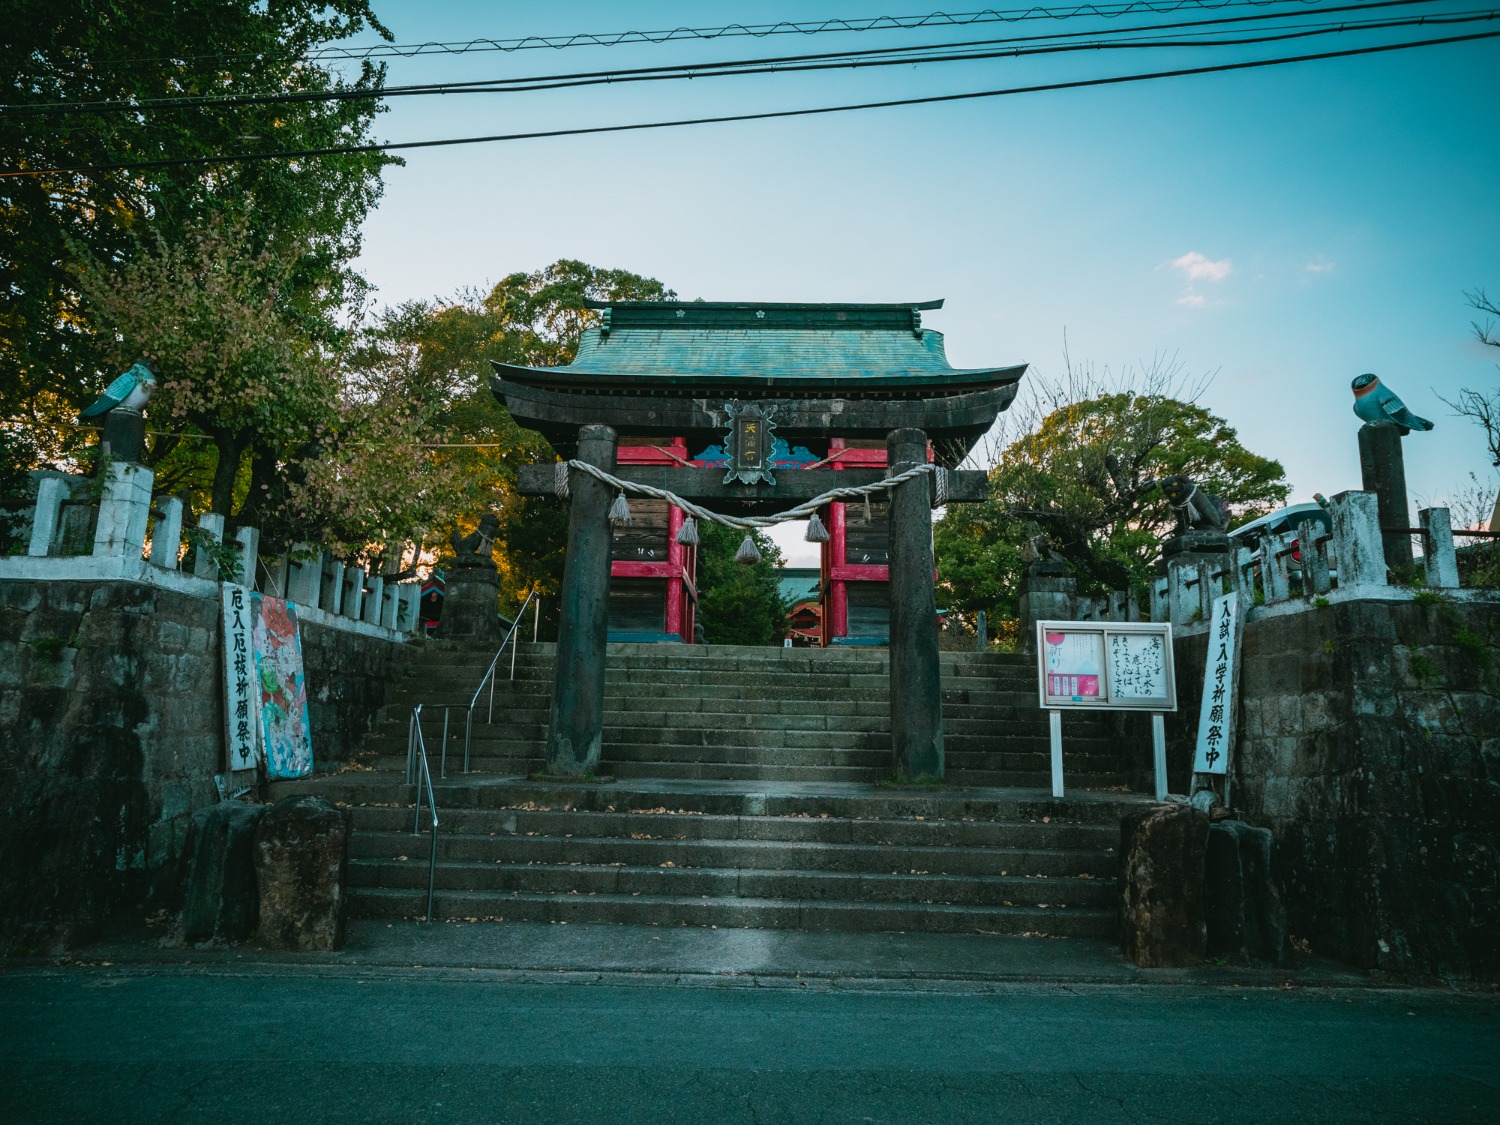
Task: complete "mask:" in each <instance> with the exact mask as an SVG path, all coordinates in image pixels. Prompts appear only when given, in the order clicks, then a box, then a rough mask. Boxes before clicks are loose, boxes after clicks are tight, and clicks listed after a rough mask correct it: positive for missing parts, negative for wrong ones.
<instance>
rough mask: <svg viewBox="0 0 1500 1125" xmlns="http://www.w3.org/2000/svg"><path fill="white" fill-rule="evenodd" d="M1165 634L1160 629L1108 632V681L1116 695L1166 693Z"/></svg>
mask: <svg viewBox="0 0 1500 1125" xmlns="http://www.w3.org/2000/svg"><path fill="white" fill-rule="evenodd" d="M1165 646H1166V638H1164V637H1163V636H1161V635H1160V634H1159V633H1111V634H1110V635H1109V683H1110V688H1111V690H1112V691H1113V693H1114V695H1115V697H1116V698H1118V699H1163V698H1165V697H1166V695H1167V661H1166V651H1165Z"/></svg>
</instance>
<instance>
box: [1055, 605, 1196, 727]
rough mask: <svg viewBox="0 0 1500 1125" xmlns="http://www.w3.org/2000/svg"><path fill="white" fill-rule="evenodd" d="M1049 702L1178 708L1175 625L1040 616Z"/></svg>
mask: <svg viewBox="0 0 1500 1125" xmlns="http://www.w3.org/2000/svg"><path fill="white" fill-rule="evenodd" d="M1037 653H1038V656H1039V660H1038V664H1039V668H1038V671H1039V673H1040V677H1041V682H1040V690H1041V703H1042V706H1043V707H1044V708H1047V709H1055V708H1093V709H1124V710H1133V711H1175V710H1177V691H1176V686H1175V684H1174V682H1173V676H1172V627H1171V625H1169V624H1167V623H1165V622H1161V623H1156V622H1145V621H1130V622H1125V621H1040V622H1038V623H1037Z"/></svg>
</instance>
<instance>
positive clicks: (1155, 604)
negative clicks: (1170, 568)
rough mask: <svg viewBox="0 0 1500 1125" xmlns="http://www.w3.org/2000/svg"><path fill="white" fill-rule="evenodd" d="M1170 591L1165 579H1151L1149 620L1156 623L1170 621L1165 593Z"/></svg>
mask: <svg viewBox="0 0 1500 1125" xmlns="http://www.w3.org/2000/svg"><path fill="white" fill-rule="evenodd" d="M1169 589H1170V586H1169V583H1168V580H1167V579H1166V578H1165V577H1153V578H1152V579H1151V620H1152V621H1156V622H1162V621H1170V620H1172V615H1171V611H1170V608H1169V605H1168V601H1167V591H1168V590H1169Z"/></svg>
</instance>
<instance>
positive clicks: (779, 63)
mask: <svg viewBox="0 0 1500 1125" xmlns="http://www.w3.org/2000/svg"><path fill="white" fill-rule="evenodd" d="M1435 2H1438V0H1377V2H1376V3H1359V4H1346V5H1341V6H1337V7H1332V8H1327V9H1321V10H1320V11H1319V13H1318V14H1319V15H1333V14H1337V13H1342V12H1353V11H1369V10H1371V9H1376V8H1380V9H1385V8H1394V7H1408V6H1411V5H1414V4H1430V3H1435ZM1495 16H1496V12H1495V11H1494V10H1487V11H1486V10H1470V11H1467V12H1458V13H1450V14H1448V15H1443V16H1433V17H1409V18H1407V19H1404V20H1390V19H1372V20H1364V21H1348V20H1345V21H1341V22H1337V23H1318V24H1306V23H1304V24H1291V25H1289V28H1288V29H1287V30H1286V31H1284V32H1283V33H1281V34H1277V35H1267V36H1263V37H1260V38H1253V37H1249V36H1240V37H1237V38H1233V39H1223V40H1218V41H1208V40H1206V39H1204V40H1199V41H1179V42H1150V41H1142V42H1135V41H1127V42H1125V43H1112V42H1107V41H1104V40H1101V39H1098V38H1092V37H1097V36H1098V35H1100V33H1099V32H1097V31H1090V32H1065V33H1053V34H1050V35H1032V36H1014V37H1008V38H1004V39H980V40H968V41H962V42H957V43H943V44H928V45H920V46H902V47H879V48H872V49H869V50H860V51H837V52H823V53H818V54H804V55H785V56H780V57H771V58H761V59H744V60H731V61H719V62H709V63H694V64H685V65H674V66H652V67H634V68H629V69H623V70H602V71H581V72H576V73H566V74H557V75H543V76H531V77H521V78H498V79H478V80H474V81H467V82H435V83H425V84H420V85H406V86H387V87H382V88H355V89H347V90H317V91H299V92H295V93H276V94H245V95H232V94H231V95H217V96H200V97H192V96H187V97H173V98H149V99H141V100H136V101H93V102H50V103H40V104H35V105H18V104H10V105H3V104H0V117H21V116H50V115H55V114H64V113H106V112H130V113H140V112H145V111H148V110H153V109H161V108H173V109H192V108H202V107H207V106H241V105H273V104H285V103H294V102H310V101H319V102H322V101H346V100H371V99H376V98H394V97H411V96H427V95H433V94H468V93H509V92H528V91H538V90H554V89H566V88H572V87H578V86H593V85H614V84H622V83H625V82H642V81H662V80H678V79H683V78H689V79H691V78H707V77H717V76H748V75H758V74H768V73H796V72H802V71H810V70H830V69H836V70H844V69H861V68H864V67H870V66H896V65H901V66H906V65H920V64H923V63H931V62H971V61H977V60H983V59H991V58H1002V57H1020V56H1023V55H1034V54H1052V53H1060V52H1064V51H1079V50H1104V49H1119V48H1122V47H1145V46H1165V47H1183V46H1235V45H1237V44H1239V43H1258V42H1271V41H1274V40H1277V39H1292V38H1299V37H1305V36H1307V35H1314V34H1333V33H1342V32H1345V31H1356V30H1389V29H1393V28H1401V27H1411V26H1417V25H1424V24H1451V23H1464V22H1473V21H1475V20H1480V19H1492V18H1495ZM1288 18H1291V17H1289V16H1288V15H1287V14H1286V13H1279V12H1278V13H1260V14H1256V15H1248V16H1229V17H1219V18H1215V19H1208V20H1189V21H1178V22H1173V23H1166V24H1153V25H1147V26H1144V27H1130V28H1115V29H1111V30H1110V31H1108V32H1106V33H1104V34H1107V35H1110V36H1115V37H1119V38H1123V37H1125V36H1130V35H1141V36H1144V35H1149V34H1151V33H1155V32H1162V31H1174V30H1180V29H1184V28H1206V27H1213V26H1221V25H1224V24H1243V23H1246V22H1252V21H1264V20H1283V19H1288ZM1076 39H1087V40H1088V41H1087V42H1083V43H1068V42H1066V41H1068V40H1076ZM1033 43H1042V44H1047V43H1051V44H1057V45H1056V46H1036V47H1030V48H1018V47H1016V46H1012V45H1018V44H1033ZM975 47H995V48H1002V47H1003V48H1005V49H997V50H991V51H967V50H964V49H965V48H975ZM954 52H961V53H954ZM867 60H868V61H867Z"/></svg>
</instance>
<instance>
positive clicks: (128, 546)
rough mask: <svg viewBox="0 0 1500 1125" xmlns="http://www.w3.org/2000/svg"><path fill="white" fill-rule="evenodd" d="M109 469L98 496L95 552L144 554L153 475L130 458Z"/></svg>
mask: <svg viewBox="0 0 1500 1125" xmlns="http://www.w3.org/2000/svg"><path fill="white" fill-rule="evenodd" d="M107 472H108V475H107V476H106V478H105V481H104V494H103V495H102V496H101V497H100V498H99V523H98V524H97V525H96V526H95V528H94V554H95V555H125V556H128V557H130V558H136V559H138V558H141V557H142V554H143V553H144V551H145V549H146V526H147V523H148V522H149V520H150V518H151V481H152V480H153V479H154V476H153V474H152V472H151V470H150V469H148V468H146V467H145V466H144V465H137V464H134V463H132V462H129V461H116V462H113V463H112V464H111V465H110V466H109V468H108V471H107Z"/></svg>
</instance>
